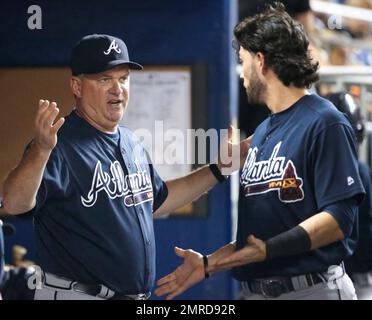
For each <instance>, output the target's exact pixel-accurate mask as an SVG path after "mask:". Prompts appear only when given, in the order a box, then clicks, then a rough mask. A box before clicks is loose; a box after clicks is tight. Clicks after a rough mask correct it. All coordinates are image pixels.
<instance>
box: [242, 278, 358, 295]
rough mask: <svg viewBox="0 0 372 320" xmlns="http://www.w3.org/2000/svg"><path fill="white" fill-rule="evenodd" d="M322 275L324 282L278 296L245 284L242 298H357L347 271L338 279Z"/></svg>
mask: <svg viewBox="0 0 372 320" xmlns="http://www.w3.org/2000/svg"><path fill="white" fill-rule="evenodd" d="M322 275H323V277H324V282H321V283H318V284H316V285H314V286H310V287H307V288H303V289H299V290H295V291H292V292H288V293H284V294H281V295H280V296H279V297H276V298H268V297H264V296H262V295H260V294H255V293H252V292H250V290H249V288H247V286H244V287H243V291H242V297H241V298H242V300H357V295H356V293H355V288H354V285H353V282H352V281H351V279H350V277H349V276H348V275H347V274H346V273H345V272H344V273H343V274H342V275H340V276H339V277H338V278H337V279H335V278H330V275H329V274H327V273H322Z"/></svg>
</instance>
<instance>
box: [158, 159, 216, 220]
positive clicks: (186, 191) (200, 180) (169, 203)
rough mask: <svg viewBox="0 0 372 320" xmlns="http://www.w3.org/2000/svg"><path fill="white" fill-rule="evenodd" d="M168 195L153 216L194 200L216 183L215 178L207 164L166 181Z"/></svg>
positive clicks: (171, 210)
mask: <svg viewBox="0 0 372 320" xmlns="http://www.w3.org/2000/svg"><path fill="white" fill-rule="evenodd" d="M166 184H167V188H168V197H167V199H166V200H165V201H164V203H163V204H162V205H161V207H160V208H159V209H158V210H156V212H155V213H154V214H155V216H160V215H162V214H167V213H169V212H173V211H174V210H176V209H178V208H181V207H183V206H185V205H186V204H188V203H190V202H192V201H194V200H195V199H197V198H198V197H199V196H201V195H202V194H203V193H205V192H207V191H209V190H210V189H211V188H213V187H214V186H215V185H216V184H217V179H216V178H215V177H214V175H213V174H212V172H211V170H210V169H209V167H208V166H204V167H202V168H200V169H198V170H195V171H193V172H192V173H190V174H189V175H187V176H184V177H182V178H178V179H174V180H170V181H166Z"/></svg>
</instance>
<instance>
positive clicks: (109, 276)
mask: <svg viewBox="0 0 372 320" xmlns="http://www.w3.org/2000/svg"><path fill="white" fill-rule="evenodd" d="M167 194H168V191H167V187H166V185H165V183H164V182H163V181H162V180H161V179H160V177H159V176H158V174H157V173H156V171H155V170H154V168H153V167H152V165H151V164H148V161H147V159H146V155H145V153H144V149H143V148H142V147H141V146H140V144H139V143H138V141H137V140H136V138H135V137H134V135H133V134H132V133H131V132H130V131H129V130H128V129H126V128H124V127H120V128H119V131H118V133H117V134H105V133H102V132H100V131H98V130H97V129H95V128H94V127H92V126H91V125H90V124H88V123H87V122H86V121H85V120H83V119H82V118H80V117H79V116H77V115H76V113H75V112H72V113H71V114H70V115H69V116H67V117H66V122H65V124H64V125H63V127H62V128H61V129H60V130H59V133H58V143H57V146H56V147H55V148H54V149H53V151H52V154H51V156H50V158H49V161H48V163H47V166H46V169H45V171H44V174H43V179H42V183H41V186H40V188H39V190H38V194H37V204H36V208H35V218H34V219H35V230H36V237H37V245H38V263H39V264H40V266H41V268H42V269H43V270H44V271H46V272H50V273H53V274H56V275H59V276H63V277H67V278H69V279H72V280H76V281H78V282H81V283H93V284H104V285H106V286H107V287H109V288H110V289H112V290H114V291H116V292H118V293H122V294H137V293H143V292H148V291H150V290H151V288H152V286H153V284H154V280H155V239H154V230H153V212H154V211H155V210H156V209H157V208H158V207H159V206H160V205H161V204H162V203H163V202H164V200H165V199H166V197H167Z"/></svg>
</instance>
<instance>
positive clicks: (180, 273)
mask: <svg viewBox="0 0 372 320" xmlns="http://www.w3.org/2000/svg"><path fill="white" fill-rule="evenodd" d="M174 251H175V253H176V255H177V256H179V257H181V258H183V259H184V261H183V264H181V265H180V266H179V267H178V268H177V269H176V270H175V271H173V272H172V273H170V274H168V275H166V276H165V277H163V278H161V279H160V280H158V281H157V283H156V284H157V285H158V286H159V287H158V288H157V289H156V290H155V294H156V295H157V296H162V295H165V294H167V297H166V299H167V300H171V299H173V298H174V297H176V296H178V295H180V294H181V293H183V292H184V291H186V290H187V289H188V288H190V287H192V286H193V285H195V284H196V283H198V282H200V281H202V280H203V279H204V263H203V256H202V255H201V254H200V253H198V252H196V251H194V250H191V249H188V250H184V249H181V248H177V247H175V248H174Z"/></svg>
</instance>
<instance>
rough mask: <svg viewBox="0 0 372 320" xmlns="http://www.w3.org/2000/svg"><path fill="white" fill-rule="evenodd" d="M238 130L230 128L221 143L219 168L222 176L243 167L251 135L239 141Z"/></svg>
mask: <svg viewBox="0 0 372 320" xmlns="http://www.w3.org/2000/svg"><path fill="white" fill-rule="evenodd" d="M238 132H239V131H238V130H237V129H235V128H234V127H233V126H230V127H229V129H228V131H227V135H226V137H225V138H224V139H222V141H221V145H220V155H219V167H220V170H221V173H222V174H223V175H230V174H231V173H233V172H234V171H236V170H239V169H241V168H242V167H243V165H244V162H245V159H246V157H247V154H248V150H249V147H250V145H251V142H252V138H253V135H252V136H250V137H248V138H246V139H243V140H241V141H240V142H239V141H236V140H238Z"/></svg>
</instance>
